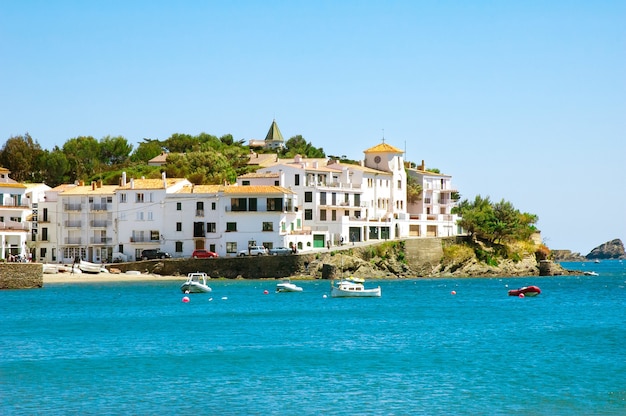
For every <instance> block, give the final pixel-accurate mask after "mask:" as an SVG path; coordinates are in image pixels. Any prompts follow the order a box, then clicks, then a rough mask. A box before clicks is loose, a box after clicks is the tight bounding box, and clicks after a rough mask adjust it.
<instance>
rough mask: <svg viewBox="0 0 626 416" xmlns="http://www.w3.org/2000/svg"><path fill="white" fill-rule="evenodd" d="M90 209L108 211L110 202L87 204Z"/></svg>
mask: <svg viewBox="0 0 626 416" xmlns="http://www.w3.org/2000/svg"><path fill="white" fill-rule="evenodd" d="M89 210H90V211H110V210H111V206H110V204H89Z"/></svg>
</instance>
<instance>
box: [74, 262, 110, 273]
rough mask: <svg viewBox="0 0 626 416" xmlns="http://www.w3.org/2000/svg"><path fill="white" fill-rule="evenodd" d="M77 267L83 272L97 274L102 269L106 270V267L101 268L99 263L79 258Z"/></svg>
mask: <svg viewBox="0 0 626 416" xmlns="http://www.w3.org/2000/svg"><path fill="white" fill-rule="evenodd" d="M78 268H79V269H80V270H82V272H83V273H93V274H98V273H100V272H102V271H105V272H106V269H104V270H103V267H102V265H101V264H97V263H90V262H88V261H85V260H81V261H80V263H78Z"/></svg>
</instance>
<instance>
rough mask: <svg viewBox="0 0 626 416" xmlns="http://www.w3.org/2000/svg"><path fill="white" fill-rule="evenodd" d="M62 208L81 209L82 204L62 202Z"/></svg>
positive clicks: (66, 209)
mask: <svg viewBox="0 0 626 416" xmlns="http://www.w3.org/2000/svg"><path fill="white" fill-rule="evenodd" d="M63 209H64V210H65V211H82V210H83V204H81V203H76V204H63Z"/></svg>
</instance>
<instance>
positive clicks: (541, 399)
mask: <svg viewBox="0 0 626 416" xmlns="http://www.w3.org/2000/svg"><path fill="white" fill-rule="evenodd" d="M564 266H565V267H567V268H571V269H577V270H584V269H587V270H590V271H591V270H593V271H596V272H598V273H599V276H562V277H525V278H481V279H475V278H459V279H408V280H394V281H368V282H366V286H367V287H371V286H376V285H380V286H381V288H382V297H381V298H362V299H335V298H331V297H330V290H329V289H330V283H329V282H328V281H319V280H316V281H298V282H297V283H298V285H300V286H302V287H303V288H304V291H303V292H301V293H274V288H275V284H276V282H274V281H258V280H257V281H241V280H237V281H229V280H211V281H210V282H209V283H210V286H211V287H212V288H213V292H211V293H205V294H191V295H188V296H189V298H190V301H189V302H188V303H184V302H182V298H183V296H184V295H183V294H182V293H181V292H180V284H181V283H182V280H181V281H171V282H149V283H129V282H127V283H73V284H46V285H45V287H44V288H43V289H34V290H33V289H31V290H10V291H0V319H1V321H0V325H1V335H0V336H1V338H0V414H2V415H39V414H45V415H56V414H81V415H119V414H132V415H157V414H158V415H165V414H173V415H213V414H214V415H250V414H254V415H268V414H276V415H295V414H298V415H321V414H324V415H415V414H418V415H419V414H425V415H433V414H472V415H473V414H481V415H515V414H519V415H529V414H530V415H534V414H537V415H565V414H567V415H569V414H586V415H596V414H599V415H612V414H615V415H618V414H626V309H625V307H626V289H625V286H626V264H625V263H623V262H621V261H604V262H602V263H600V264H594V263H568V264H564ZM183 280H184V279H183ZM525 285H537V286H539V287H540V288H541V290H542V293H541V294H540V295H539V296H537V297H534V298H529V297H526V298H518V297H510V296H508V293H507V292H508V290H509V289H512V288H517V287H520V286H525ZM265 291H267V292H268V293H267V294H265Z"/></svg>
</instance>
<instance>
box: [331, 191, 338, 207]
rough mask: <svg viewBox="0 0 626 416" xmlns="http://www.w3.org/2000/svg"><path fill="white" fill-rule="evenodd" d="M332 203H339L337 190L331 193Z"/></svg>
mask: <svg viewBox="0 0 626 416" xmlns="http://www.w3.org/2000/svg"><path fill="white" fill-rule="evenodd" d="M330 200H331V201H332V202H331V205H337V192H333V193H332V194H330Z"/></svg>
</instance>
